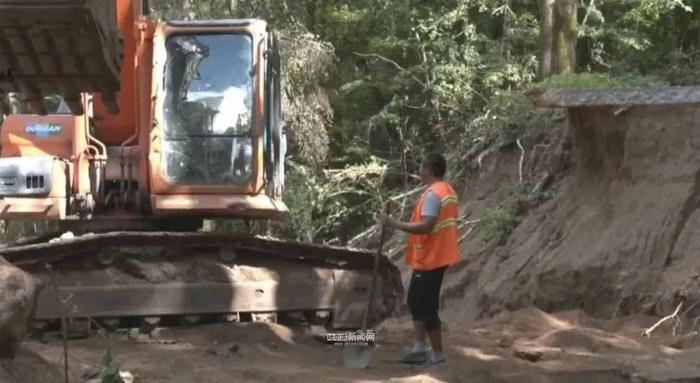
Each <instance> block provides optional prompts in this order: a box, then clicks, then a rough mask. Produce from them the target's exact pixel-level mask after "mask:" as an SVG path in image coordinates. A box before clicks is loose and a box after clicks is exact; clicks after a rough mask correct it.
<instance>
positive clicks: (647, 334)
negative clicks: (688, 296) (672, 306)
mask: <svg viewBox="0 0 700 383" xmlns="http://www.w3.org/2000/svg"><path fill="white" fill-rule="evenodd" d="M681 306H683V302H681V303H679V304H678V307H676V311H674V312H673V314H671V315H667V316H665V317H663V318H661V319H660V320H659V321H658V322H656V323H654V325H653V326H651V327H649V328H646V329H644V330H643V331H642V336H643V337H645V338H649V337H650V336H651V333H652V332H653V331H654V330H656V328H657V327H659V326H660V325H661V324H662V323H664V322H666V321H669V320H671V319H674V318H677V317H678V312H679V311H680V310H681Z"/></svg>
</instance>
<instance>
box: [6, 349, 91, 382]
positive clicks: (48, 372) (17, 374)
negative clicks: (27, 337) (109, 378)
mask: <svg viewBox="0 0 700 383" xmlns="http://www.w3.org/2000/svg"><path fill="white" fill-rule="evenodd" d="M63 381H64V376H63V371H62V370H61V369H59V368H58V367H56V366H54V365H52V364H51V363H49V362H48V361H47V360H46V359H44V358H42V357H41V356H40V355H38V354H37V353H35V352H34V351H32V350H30V349H28V348H27V347H26V346H20V347H18V349H17V351H16V353H15V358H14V359H13V360H0V382H1V383H58V382H63ZM73 381H77V380H73V379H71V382H73Z"/></svg>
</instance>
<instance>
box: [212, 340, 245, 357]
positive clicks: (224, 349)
mask: <svg viewBox="0 0 700 383" xmlns="http://www.w3.org/2000/svg"><path fill="white" fill-rule="evenodd" d="M240 350H241V347H240V346H239V344H238V343H237V342H233V343H231V344H228V345H220V346H219V345H217V344H214V345H213V346H211V347H209V348H207V349H206V350H205V352H206V353H207V354H209V355H214V356H220V357H223V358H229V357H231V356H232V355H233V354H237V353H238V352H239V351H240Z"/></svg>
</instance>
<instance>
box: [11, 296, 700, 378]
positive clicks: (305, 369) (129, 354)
mask: <svg viewBox="0 0 700 383" xmlns="http://www.w3.org/2000/svg"><path fill="white" fill-rule="evenodd" d="M468 314H469V313H468V312H466V311H465V309H459V308H451V309H447V310H445V312H444V313H443V320H444V322H445V327H446V330H445V331H446V332H445V341H446V344H447V346H446V353H447V357H448V362H447V363H446V364H443V365H439V366H435V367H432V368H431V369H428V370H419V369H416V368H414V367H412V366H407V365H403V364H399V363H397V362H396V360H397V359H398V358H399V357H400V356H401V354H402V353H403V352H404V347H406V346H408V345H410V342H411V341H410V326H411V323H410V321H409V319H408V318H406V317H403V318H397V319H393V320H391V321H389V322H387V323H386V324H385V325H384V327H383V328H382V329H380V330H379V332H378V333H377V338H378V345H377V348H376V349H375V351H374V353H373V357H372V366H371V368H369V369H367V370H361V371H358V370H348V369H346V368H345V367H344V366H343V364H342V349H341V348H340V347H337V346H332V345H326V344H324V343H323V342H321V341H319V340H318V339H315V338H314V337H313V336H311V335H307V334H305V333H304V332H302V331H298V330H293V329H291V328H288V327H285V326H282V325H277V324H269V323H241V324H216V325H205V326H197V327H193V328H187V329H185V328H180V329H173V330H167V331H165V332H163V333H161V335H160V337H159V338H158V339H159V342H158V343H150V344H146V343H142V342H140V341H134V340H128V339H127V338H126V337H123V338H121V339H117V340H115V342H114V349H113V350H114V355H115V357H116V358H117V359H118V360H119V361H120V362H121V363H122V370H126V371H129V372H130V373H132V374H133V375H134V376H135V382H143V383H165V382H168V383H185V382H188V383H190V382H201V383H224V382H232V381H237V382H290V381H301V382H387V381H388V382H477V383H481V382H695V381H700V360H698V359H697V353H698V351H699V350H700V337H698V336H696V335H695V334H694V333H689V332H688V331H689V330H690V328H688V326H685V327H686V328H685V330H684V329H682V328H681V329H680V331H681V332H682V333H685V334H686V335H684V336H671V335H670V334H671V328H670V326H661V327H659V329H658V330H657V331H656V332H655V333H654V334H652V337H651V338H650V339H647V338H642V337H641V330H642V329H643V328H644V327H648V326H649V325H651V324H653V323H654V322H655V321H656V320H657V319H656V318H650V317H627V318H619V319H615V320H608V321H602V320H596V319H593V318H591V317H589V316H586V315H585V314H583V313H582V312H580V311H569V312H562V313H559V314H556V315H548V314H546V313H544V312H542V311H540V310H537V309H535V308H527V309H523V310H519V311H516V312H505V313H502V314H500V315H498V316H496V317H494V318H492V319H490V320H487V321H470V320H469V319H468V316H469V315H468ZM151 342H152V341H151ZM25 347H26V348H28V349H29V350H31V351H34V352H36V353H38V354H40V355H41V356H43V357H44V358H46V359H47V360H48V361H49V362H50V363H52V364H55V365H57V366H60V365H61V363H62V362H61V360H62V344H61V342H60V341H59V340H58V339H52V340H51V341H50V342H49V343H48V344H42V343H39V342H38V341H29V342H27V343H26V344H25ZM104 349H105V346H104V343H103V341H102V340H101V339H100V338H99V337H93V338H89V339H83V340H74V341H71V342H70V346H69V354H70V359H69V360H70V363H71V372H72V374H73V376H74V379H75V380H74V381H75V382H84V381H86V380H87V379H86V378H84V377H83V375H85V376H87V375H88V374H86V371H93V372H94V371H95V370H94V368H90V367H89V366H90V365H92V366H97V365H99V361H100V358H101V356H102V353H103V352H104Z"/></svg>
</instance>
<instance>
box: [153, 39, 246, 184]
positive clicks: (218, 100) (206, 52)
mask: <svg viewBox="0 0 700 383" xmlns="http://www.w3.org/2000/svg"><path fill="white" fill-rule="evenodd" d="M166 50H167V55H168V56H167V62H166V65H165V73H164V76H165V78H164V80H165V81H164V84H165V89H164V90H165V100H164V124H163V136H162V137H163V138H162V140H163V141H162V143H161V145H162V149H163V150H162V155H163V158H162V161H163V164H164V176H165V178H166V179H168V180H169V181H170V182H172V183H175V184H185V185H197V184H199V185H201V184H207V185H240V184H243V183H245V182H246V181H247V180H248V179H249V178H250V176H251V174H252V170H253V163H252V161H253V146H252V139H251V128H252V126H253V121H252V118H253V117H252V116H253V110H252V105H253V77H252V72H253V43H252V38H251V37H250V36H249V35H247V34H176V35H171V36H170V37H168V39H167V41H166Z"/></svg>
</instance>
